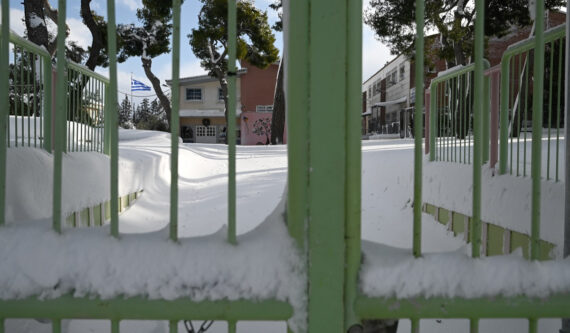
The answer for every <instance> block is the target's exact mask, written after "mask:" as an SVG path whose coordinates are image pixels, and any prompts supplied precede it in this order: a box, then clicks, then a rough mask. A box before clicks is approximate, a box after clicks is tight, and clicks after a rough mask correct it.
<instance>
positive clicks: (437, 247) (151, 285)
mask: <svg viewBox="0 0 570 333" xmlns="http://www.w3.org/2000/svg"><path fill="white" fill-rule="evenodd" d="M119 150H120V161H119V165H120V167H119V173H120V174H119V178H120V181H119V185H120V186H119V192H120V194H121V195H124V194H128V193H132V192H133V191H139V190H142V191H143V194H142V196H140V197H139V198H138V199H137V200H136V201H135V203H134V204H133V205H132V206H131V207H130V208H129V209H127V210H126V211H125V212H123V213H122V214H121V215H120V224H119V227H120V232H121V234H122V238H123V239H122V240H121V242H119V243H117V242H114V241H112V240H111V239H110V238H109V237H108V236H106V235H107V234H108V227H107V226H104V227H102V228H100V227H99V228H95V229H93V228H89V229H85V228H79V229H70V228H67V229H66V230H65V234H66V237H65V238H64V239H63V240H61V239H59V240H58V239H55V237H54V236H53V234H52V233H51V232H50V231H49V226H50V219H49V216H50V215H51V214H50V211H49V210H50V204H51V202H50V198H51V194H50V190H51V179H50V174H51V172H49V169H50V165H51V164H50V163H51V155H48V154H46V153H45V152H43V151H42V150H39V149H25V148H24V149H22V148H19V149H9V151H8V183H7V186H8V193H13V195H11V196H10V197H9V198H8V202H7V207H8V210H7V215H8V221H9V222H10V223H14V224H15V226H16V227H14V228H11V229H9V230H8V232H5V233H4V234H3V235H2V238H3V239H2V240H1V242H0V244H2V247H1V249H2V253H8V252H13V253H20V254H21V255H16V256H12V257H10V258H9V259H7V260H4V261H2V264H3V265H4V266H3V267H2V268H3V269H2V271H3V272H4V273H3V274H2V276H0V287H1V286H4V287H6V288H3V289H4V290H5V291H4V292H2V295H3V297H4V298H12V297H22V296H27V295H33V294H35V293H37V292H38V291H39V292H40V293H43V294H44V296H46V297H51V296H57V295H58V293H62V292H66V291H74V293H75V294H76V295H89V294H93V293H95V294H100V295H103V296H106V297H113V296H116V295H121V294H122V295H129V294H132V295H137V294H140V293H143V294H147V295H149V297H151V298H153V297H163V298H166V299H172V298H176V297H181V296H190V297H192V298H193V299H197V300H199V299H220V298H224V297H227V298H229V299H237V298H239V297H253V298H259V299H264V298H271V297H274V298H277V299H281V300H286V301H289V302H290V303H291V304H292V306H293V307H294V308H295V309H297V310H302V307H303V306H304V305H303V304H301V303H303V302H302V298H303V296H302V288H303V287H302V285H303V284H304V283H305V282H303V279H302V278H300V277H299V276H300V275H302V267H301V266H302V265H299V259H298V258H297V256H296V254H295V251H294V250H293V249H292V248H293V246H292V244H291V241H290V240H289V239H288V237H287V235H286V228H285V225H284V220H283V218H282V216H281V211H282V210H283V205H282V197H283V193H284V191H285V183H286V179H287V150H286V146H283V145H281V146H238V147H237V232H238V243H239V244H240V247H239V249H240V250H239V251H234V250H233V249H232V247H231V246H229V245H227V244H226V243H225V241H224V237H225V225H226V219H227V148H226V146H225V145H207V144H203V145H200V144H183V145H181V147H180V153H179V158H180V161H179V175H180V178H179V233H180V236H181V238H182V240H181V244H182V247H178V248H174V249H173V248H172V245H169V244H168V242H166V239H167V238H168V214H169V202H170V201H169V195H170V194H169V193H170V185H169V182H170V135H169V134H166V133H161V132H151V131H136V130H121V131H120V141H119ZM32 161H35V162H34V163H32ZM38 161H39V162H40V163H38ZM424 164H425V165H426V167H425V169H426V170H425V171H424V179H428V180H427V181H426V180H424V186H425V188H424V196H426V194H427V197H428V198H432V199H433V198H437V200H448V199H445V195H443V194H442V193H441V192H442V191H441V189H439V190H433V189H430V186H432V187H433V186H436V185H437V184H438V177H439V178H442V177H444V178H445V177H449V179H451V180H453V179H459V178H461V177H463V178H466V177H467V178H469V172H470V170H471V168H469V167H464V168H463V169H462V168H460V167H455V168H451V167H450V166H449V165H448V164H447V165H446V164H442V163H437V164H431V165H430V163H424ZM362 165H363V167H362V238H363V252H364V266H363V271H362V273H361V288H362V289H363V291H364V292H365V293H366V294H368V295H371V296H382V295H385V296H393V295H396V296H402V297H407V296H414V295H417V294H422V293H423V294H425V293H426V290H427V292H428V294H429V293H432V294H433V295H438V294H452V295H458V296H467V297H469V296H474V297H477V296H481V295H486V294H493V293H501V292H503V293H504V292H506V293H508V292H509V291H510V292H514V293H516V292H521V291H522V292H527V293H531V294H532V293H534V294H538V295H540V294H541V293H543V292H549V291H551V290H552V289H554V290H556V287H553V288H551V289H548V288H547V289H546V290H544V289H541V288H542V287H541V286H538V287H537V286H534V279H536V278H537V276H542V275H540V274H543V273H544V271H547V270H548V267H547V266H544V267H545V268H544V267H543V268H540V267H539V268H538V269H534V271H531V272H530V273H528V274H516V273H514V272H516V271H517V270H519V269H520V270H521V272H523V271H524V269H526V270H528V269H529V265H531V264H530V263H529V262H527V261H525V260H523V259H522V258H521V253H520V252H518V253H514V254H513V255H511V258H510V259H509V260H505V259H503V258H502V257H494V259H490V260H485V261H482V262H479V263H478V265H471V264H469V261H468V260H469V259H468V255H469V251H470V246H467V245H466V243H465V242H464V240H463V237H462V236H461V235H458V236H456V237H454V235H453V232H450V231H448V230H447V228H446V226H444V225H442V224H441V223H439V222H437V221H436V220H435V219H434V217H432V216H431V215H428V214H423V220H422V222H423V225H422V250H423V252H424V253H425V254H426V257H425V259H424V260H420V261H414V262H412V261H413V260H412V256H411V250H410V249H411V247H412V205H411V202H412V200H411V198H412V188H413V172H412V169H413V141H411V140H400V139H394V140H371V141H364V142H363V144H362ZM88 166H89V169H87V167H88ZM94 166H95V167H94ZM453 169H457V170H456V171H455V172H451V171H450V170H453ZM85 170H90V171H89V174H85V172H84V171H85ZM442 170H444V171H442ZM462 172H463V174H462ZM64 174H65V175H66V177H65V178H64V179H66V182H64V186H63V196H64V212H65V213H70V212H72V211H74V210H77V209H80V208H81V207H88V206H92V205H95V204H98V203H100V202H101V201H104V200H105V198H107V196H108V189H109V187H108V184H107V183H106V182H102V181H101V179H105V178H106V177H108V159H107V157H106V156H104V155H101V154H97V153H71V154H67V155H66V156H65V157H64ZM442 174H443V175H442ZM34 175H36V176H34ZM454 177H455V178H454ZM489 177H492V176H491V175H489ZM506 177H510V176H506ZM510 178H513V177H510ZM455 181H456V182H457V180H455ZM452 182H453V181H452ZM487 182H488V183H489V181H487ZM505 182H506V184H504V183H505ZM516 182H517V181H515V180H510V181H508V180H505V179H503V180H502V181H499V182H498V184H502V185H496V186H505V187H508V186H513V184H516ZM490 183H493V182H490ZM467 186H468V185H467ZM85 188H89V189H91V190H90V191H85ZM32 189H33V190H32ZM454 191H455V192H454ZM461 191H464V190H461V189H459V190H457V189H455V190H453V189H452V190H451V193H452V194H453V193H455V194H453V195H454V196H455V197H456V198H455V199H456V201H457V202H464V204H460V203H459V204H458V203H457V202H455V203H453V204H454V205H459V206H465V207H469V206H470V203H469V200H468V198H464V197H462V196H461V195H460V193H461ZM550 191H551V192H552V191H554V194H550V196H551V197H552V196H556V195H557V192H556V191H557V188H556V187H554V189H552V188H550ZM30 193H33V194H32V199H33V200H34V201H35V202H36V206H35V207H36V208H37V209H28V208H29V207H30V206H29V205H28V204H26V202H27V200H29V199H30V198H29V195H30ZM521 195H523V196H524V193H523V194H521ZM546 196H547V198H548V197H549V194H548V192H547V195H546ZM515 197H516V196H515ZM552 205H554V207H556V205H558V203H556V202H554V203H552ZM459 208H461V207H459ZM489 210H490V211H491V213H489V214H490V216H491V217H492V215H493V211H497V209H493V207H490V208H489ZM46 211H47V212H46ZM495 214H499V213H497V212H495ZM521 214H525V212H524V209H523V212H522V213H521ZM552 214H553V213H549V215H548V216H550V217H552V216H553V215H552ZM515 217H516V215H515ZM506 220H507V221H508V220H509V219H508V218H507V219H506ZM25 221H29V222H27V223H25ZM264 221H265V223H264ZM28 224H33V225H36V224H43V225H44V227H43V228H39V229H38V228H33V229H29V228H26V225H28ZM546 225H548V223H546ZM20 227H21V228H20ZM30 230H34V231H33V232H36V233H37V235H36V238H37V239H41V241H38V242H36V244H33V245H30V246H31V247H30V248H28V249H27V251H18V250H17V249H18V248H19V246H22V245H20V244H22V239H24V238H26V237H29V232H30ZM143 233H144V234H145V236H143V235H140V234H143ZM137 234H138V235H137ZM547 235H548V233H547ZM141 236H143V237H144V239H145V241H144V242H140V237H141ZM195 237H198V238H195ZM27 239H29V238H27ZM143 244H145V246H142V245H143ZM149 244H150V245H151V246H147V245H149ZM102 246H103V247H107V249H109V248H110V249H112V252H113V253H117V255H116V256H115V257H113V258H102V257H101V256H99V255H97V249H99V248H100V247H102ZM46 249H50V250H51V251H52V252H53V251H55V252H56V253H58V256H55V258H54V256H38V255H37V254H38V253H41V252H44V251H45V250H46ZM85 250H87V251H85ZM440 252H445V253H441V254H439V255H438V254H435V253H440ZM78 253H79V254H78ZM166 254H168V255H169V259H168V260H164V256H165V255H166ZM188 254H192V255H188ZM32 258H35V259H34V260H31V259H32ZM42 258H43V259H42ZM141 258H142V259H141ZM513 259H514V260H513ZM38 260H39V261H38ZM42 260H44V261H43V262H42ZM450 262H453V265H455V266H457V267H463V268H462V269H459V270H458V273H456V274H458V275H456V276H450V277H451V279H449V281H454V278H455V281H456V283H458V284H457V285H447V283H451V282H446V281H447V279H446V276H447V275H449V274H446V273H445V267H446V266H445V265H449V263H450ZM73 263H75V264H73ZM10 265H11V266H10ZM422 265H423V266H422ZM535 266H536V265H535ZM535 266H533V267H535ZM14 267H17V268H16V269H11V270H12V271H13V272H14V273H13V274H10V273H6V272H8V271H10V269H9V268H14ZM123 267H130V268H129V269H122V268H123ZM132 267H135V268H136V269H134V270H133V269H132ZM498 268H502V269H498ZM535 268H536V267H535ZM197 272H200V274H196V273H197ZM561 272H562V273H563V274H566V273H567V271H564V270H563V271H561ZM18 274H20V275H18ZM21 274H24V276H26V279H24V282H22V284H21V285H19V287H18V288H13V286H12V287H11V288H7V287H8V285H10V284H11V283H12V282H13V281H14V280H15V279H22V275H21ZM510 274H513V275H515V276H516V277H517V278H511V280H508V279H503V280H504V281H502V282H501V281H500V280H499V281H498V282H497V283H496V286H495V287H494V289H493V288H491V289H490V288H489V285H488V283H489V282H491V281H494V280H495V279H497V278H498V277H500V276H502V275H510ZM519 275H520V276H523V277H520V276H519ZM442 277H443V278H442ZM420 278H421V279H423V281H424V282H423V284H424V285H422V283H421V282H420ZM76 279H77V280H81V281H82V282H81V283H80V284H78V283H77V282H75V280H76ZM549 279H550V280H548V281H547V283H545V285H548V284H549V283H550V284H551V285H556V283H557V282H559V281H558V280H557V277H549ZM558 279H563V277H558ZM457 280H459V282H457ZM426 281H427V282H426ZM438 281H441V283H439V282H438ZM54 283H57V286H58V287H57V289H58V290H57V291H52V292H49V291H47V292H46V291H45V290H43V289H45V288H49V287H50V286H52V285H53V284H54ZM462 283H464V284H465V285H462ZM185 284H189V285H202V286H204V285H205V286H206V287H205V288H204V290H202V291H200V292H196V291H192V290H188V289H185V288H184V285H185ZM209 284H211V285H212V286H211V287H208V285H209ZM414 285H416V287H414ZM232 286H234V287H232ZM410 286H411V287H410ZM66 288H67V289H66ZM517 288H518V289H517ZM6 325H7V331H8V332H44V331H45V332H49V331H51V326H50V325H49V324H46V323H42V322H40V321H36V320H26V321H21V320H7V322H6ZM182 325H183V324H182V323H180V329H181V330H183V327H182ZM468 325H469V322H468V320H443V321H441V320H422V332H460V331H467V329H468ZM527 326H528V325H527V321H526V320H481V332H495V331H497V330H499V329H500V330H501V331H503V332H525V331H526V329H527ZM558 326H559V320H544V319H543V320H540V321H539V331H540V332H543V331H550V332H555V331H556V330H557V329H558ZM64 327H66V328H67V331H68V332H106V331H109V323H108V322H107V321H97V320H89V321H85V320H73V321H66V322H64ZM121 327H122V331H123V332H141V331H142V332H167V327H168V325H167V322H141V321H122V323H121ZM409 327H410V322H409V321H408V320H401V322H400V326H399V331H401V332H407V331H409ZM285 329H286V326H285V324H284V323H283V322H281V323H263V322H262V323H260V322H239V323H238V332H243V333H245V332H260V333H261V332H285ZM225 330H226V323H225V322H216V323H214V325H213V326H212V327H211V328H210V330H209V331H208V332H225Z"/></svg>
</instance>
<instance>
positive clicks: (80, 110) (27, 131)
mask: <svg viewBox="0 0 570 333" xmlns="http://www.w3.org/2000/svg"><path fill="white" fill-rule="evenodd" d="M9 40H10V44H11V52H10V55H9V105H10V106H9V115H10V116H9V119H8V126H7V128H6V140H7V145H8V147H24V146H25V147H35V148H44V149H45V150H47V151H49V152H51V151H52V150H53V148H54V147H53V139H54V124H55V119H54V117H53V115H54V113H53V110H54V107H55V105H54V104H53V102H55V90H54V89H53V86H54V84H55V82H56V77H57V75H56V73H55V71H54V70H53V66H52V59H51V56H50V54H49V53H48V52H47V51H46V50H45V49H44V48H42V47H39V46H37V45H35V44H34V43H31V42H30V41H28V40H26V39H24V38H22V37H20V36H18V35H16V34H15V33H14V32H12V31H10V39H9ZM65 64H66V76H65V80H63V81H64V82H65V83H66V86H67V92H66V95H65V101H66V110H67V114H66V115H65V117H66V119H67V122H66V124H65V129H66V130H65V132H66V146H65V151H66V152H75V151H97V152H100V153H103V152H104V140H105V135H104V128H103V125H104V123H105V121H104V113H105V107H106V105H107V104H106V103H105V93H106V90H107V88H108V85H109V79H107V78H106V77H104V76H102V75H100V74H97V73H95V72H93V71H91V70H89V69H88V68H86V67H84V66H82V65H79V64H76V63H74V62H72V61H70V60H67V59H66V60H65Z"/></svg>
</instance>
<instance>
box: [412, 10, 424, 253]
mask: <svg viewBox="0 0 570 333" xmlns="http://www.w3.org/2000/svg"><path fill="white" fill-rule="evenodd" d="M424 6H425V4H424V2H423V1H422V0H416V62H415V65H416V68H415V73H416V77H415V79H416V82H415V86H416V101H415V118H416V119H418V120H420V121H417V122H416V123H415V126H414V132H415V133H414V136H415V137H414V141H415V142H414V146H415V148H414V225H413V253H414V256H415V257H419V256H421V253H422V243H421V242H422V127H423V123H422V121H421V119H422V111H423V110H422V109H423V104H424V100H423V99H424V95H423V94H422V92H423V91H424V62H423V60H419V61H418V59H423V58H424Z"/></svg>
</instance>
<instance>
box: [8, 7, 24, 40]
mask: <svg viewBox="0 0 570 333" xmlns="http://www.w3.org/2000/svg"><path fill="white" fill-rule="evenodd" d="M10 29H12V30H13V31H14V32H15V33H17V34H18V35H20V36H22V37H23V36H24V32H25V31H26V24H25V23H24V11H23V10H21V9H16V8H10Z"/></svg>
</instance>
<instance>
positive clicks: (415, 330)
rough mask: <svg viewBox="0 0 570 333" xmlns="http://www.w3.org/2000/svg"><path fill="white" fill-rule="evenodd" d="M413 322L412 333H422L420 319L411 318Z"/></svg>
mask: <svg viewBox="0 0 570 333" xmlns="http://www.w3.org/2000/svg"><path fill="white" fill-rule="evenodd" d="M410 321H411V322H412V330H411V332H412V333H420V320H419V319H418V318H411V319H410Z"/></svg>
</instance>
